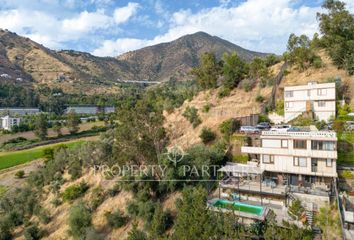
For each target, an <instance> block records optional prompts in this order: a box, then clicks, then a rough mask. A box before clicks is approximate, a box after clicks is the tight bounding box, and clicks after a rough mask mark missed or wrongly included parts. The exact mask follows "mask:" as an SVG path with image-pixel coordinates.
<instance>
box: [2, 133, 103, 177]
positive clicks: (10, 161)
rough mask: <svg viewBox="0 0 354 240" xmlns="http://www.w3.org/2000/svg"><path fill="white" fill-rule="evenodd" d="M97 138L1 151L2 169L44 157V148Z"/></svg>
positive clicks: (74, 143)
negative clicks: (13, 150) (20, 149)
mask: <svg viewBox="0 0 354 240" xmlns="http://www.w3.org/2000/svg"><path fill="white" fill-rule="evenodd" d="M95 139H97V137H91V138H84V139H77V140H74V141H70V142H65V143H55V144H50V145H45V146H41V147H36V148H32V149H28V150H22V151H15V152H1V153H0V170H2V169H6V168H9V167H14V166H17V165H20V164H24V163H27V162H30V161H33V160H35V159H39V158H42V157H43V155H44V153H43V150H44V149H45V148H49V147H55V146H57V145H66V146H68V147H69V148H71V147H75V146H77V145H79V144H82V143H84V142H87V141H92V140H95Z"/></svg>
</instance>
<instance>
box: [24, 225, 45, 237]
mask: <svg viewBox="0 0 354 240" xmlns="http://www.w3.org/2000/svg"><path fill="white" fill-rule="evenodd" d="M24 236H25V239H26V240H39V239H41V238H42V237H43V232H42V231H41V230H40V229H39V228H38V227H37V226H36V225H32V226H29V227H27V228H26V229H25V233H24Z"/></svg>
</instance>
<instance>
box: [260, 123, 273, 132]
mask: <svg viewBox="0 0 354 240" xmlns="http://www.w3.org/2000/svg"><path fill="white" fill-rule="evenodd" d="M271 127H272V126H270V123H269V122H261V123H258V124H257V126H256V128H258V129H260V130H268V129H270V128H271Z"/></svg>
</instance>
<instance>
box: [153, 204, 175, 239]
mask: <svg viewBox="0 0 354 240" xmlns="http://www.w3.org/2000/svg"><path fill="white" fill-rule="evenodd" d="M171 225H172V220H171V216H170V215H169V214H168V213H166V212H164V211H163V208H162V206H161V204H158V205H157V207H156V208H155V213H154V216H153V218H152V222H151V226H150V235H151V237H152V238H153V239H158V237H160V236H162V235H163V234H164V233H165V231H166V229H167V228H168V227H170V226H171Z"/></svg>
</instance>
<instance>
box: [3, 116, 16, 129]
mask: <svg viewBox="0 0 354 240" xmlns="http://www.w3.org/2000/svg"><path fill="white" fill-rule="evenodd" d="M0 120H1V121H0V123H1V124H0V128H3V129H5V130H9V131H11V129H12V127H13V126H19V125H20V122H21V119H20V118H15V117H10V116H5V117H2V118H0Z"/></svg>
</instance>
